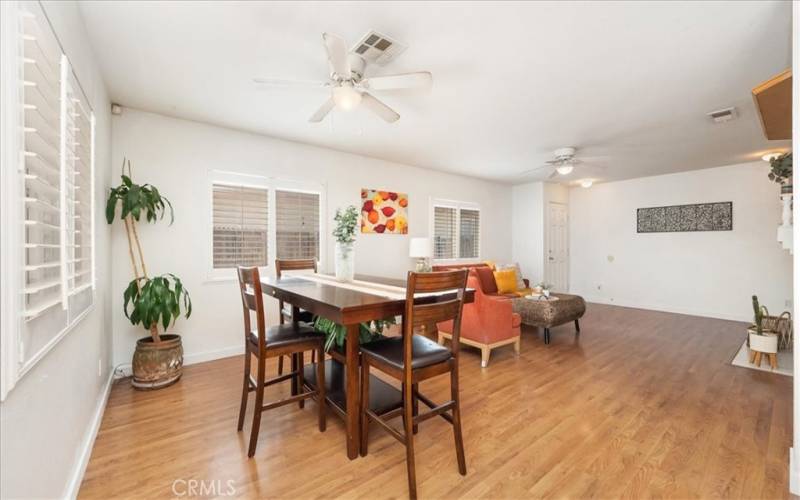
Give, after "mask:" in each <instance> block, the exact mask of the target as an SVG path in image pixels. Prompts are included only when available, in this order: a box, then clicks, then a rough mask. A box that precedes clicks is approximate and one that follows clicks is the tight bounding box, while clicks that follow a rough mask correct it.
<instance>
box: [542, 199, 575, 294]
mask: <svg viewBox="0 0 800 500" xmlns="http://www.w3.org/2000/svg"><path fill="white" fill-rule="evenodd" d="M568 221H569V217H568V212H567V206H566V205H564V204H563V203H555V202H550V204H549V206H548V207H547V242H546V245H547V247H546V248H545V257H544V258H545V264H544V280H545V281H547V282H548V283H550V284H552V285H553V289H554V290H555V291H557V292H567V291H569V223H568Z"/></svg>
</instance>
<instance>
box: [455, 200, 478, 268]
mask: <svg viewBox="0 0 800 500" xmlns="http://www.w3.org/2000/svg"><path fill="white" fill-rule="evenodd" d="M480 228H481V213H480V211H479V210H468V209H466V208H462V209H461V210H460V211H459V231H458V232H459V244H458V256H459V257H460V258H462V259H477V258H478V256H479V254H480V233H481V231H480Z"/></svg>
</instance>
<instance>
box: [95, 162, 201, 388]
mask: <svg viewBox="0 0 800 500" xmlns="http://www.w3.org/2000/svg"><path fill="white" fill-rule="evenodd" d="M126 165H127V167H128V174H127V175H125V166H126ZM131 177H132V176H131V164H130V161H126V160H123V162H122V183H121V184H120V185H119V186H117V187H115V188H112V189H111V191H110V192H109V195H108V201H107V202H106V220H107V221H108V223H109V224H111V223H113V222H114V219H115V218H117V207H118V206H119V207H121V210H120V211H119V216H118V218H119V219H121V220H122V221H123V222H124V224H125V232H126V235H127V238H128V252H129V254H130V258H131V266H132V268H133V275H134V278H133V280H132V281H131V282H130V283H129V284H128V286H127V288H126V289H125V292H124V294H123V300H124V311H125V316H126V317H127V318H128V319H129V320H130V322H131V324H133V325H134V326H135V325H141V326H142V327H143V328H144V329H145V330H146V331H147V332H148V333H149V335H148V336H146V337H144V338H141V339H139V340H138V341H137V342H136V350H135V351H134V354H133V363H132V365H133V380H132V382H131V383H132V385H133V387H135V388H137V389H158V388H161V387H166V386H168V385H171V384H174V383H175V382H177V381H178V379H180V377H181V375H182V373H183V345H182V343H181V337H180V335H176V334H166V333H161V331H160V329H161V328H163V329H164V332H166V331H167V329H168V328H169V326H170V325H174V322H175V320H176V319H177V318H178V316H180V315H181V314H182V310H183V314H185V316H186V317H187V318H188V317H189V316H190V315H191V314H192V301H191V298H190V297H189V292H188V291H187V290H186V288H185V287H184V286H183V283H182V282H181V280H180V279H179V278H178V277H177V276H175V275H174V274H169V273H167V274H162V275H160V276H153V277H150V276H149V275H148V273H147V267H146V266H145V263H144V255H143V254H142V246H141V243H140V242H139V233H138V231H137V229H136V225H137V223H138V222H139V220H140V219H141V218H142V216H144V218H145V220H146V221H147V222H156V221H157V220H161V219H163V218H164V215H165V214H166V212H167V210H169V214H170V224H172V222H173V221H174V213H173V210H172V204H171V203H170V202H169V200H168V199H167V198H166V197H164V196H162V195H161V193H159V191H158V189H156V187H155V186H151V185H150V184H141V185H140V184H135V183H134V182H133V180H132V179H131Z"/></svg>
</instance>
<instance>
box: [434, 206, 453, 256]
mask: <svg viewBox="0 0 800 500" xmlns="http://www.w3.org/2000/svg"><path fill="white" fill-rule="evenodd" d="M433 258H434V259H454V258H456V209H455V208H452V207H436V206H435V207H433Z"/></svg>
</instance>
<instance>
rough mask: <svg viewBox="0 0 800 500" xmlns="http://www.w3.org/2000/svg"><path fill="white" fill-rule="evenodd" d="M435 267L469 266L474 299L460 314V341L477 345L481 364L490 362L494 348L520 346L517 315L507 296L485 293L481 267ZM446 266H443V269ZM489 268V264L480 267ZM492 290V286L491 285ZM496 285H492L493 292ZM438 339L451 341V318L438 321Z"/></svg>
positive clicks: (517, 348)
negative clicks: (493, 286)
mask: <svg viewBox="0 0 800 500" xmlns="http://www.w3.org/2000/svg"><path fill="white" fill-rule="evenodd" d="M436 267H437V268H438V269H436V268H434V270H439V271H441V270H446V269H459V268H460V269H463V268H465V267H469V275H468V277H467V287H469V288H473V289H474V290H475V301H474V302H471V303H469V304H465V305H464V311H463V314H462V316H461V333H460V341H461V343H462V344H465V345H468V346H472V347H477V348H478V349H480V350H481V367H482V368H485V367H486V366H488V365H489V356H490V355H491V352H492V350H493V349H496V348H498V347H502V346H506V345H510V344H513V346H514V351H515V352H516V353H517V354H519V349H520V324H521V318H520V315H519V314H517V313H515V312H513V311H512V303H511V299H510V298H509V297H504V296H502V295H497V294H496V293H495V294H491V293H486V292H485V291H484V285H483V283H482V282H481V280H480V275H479V273H478V269H477V268H478V267H480V266H460V267H455V266H436ZM445 267H446V269H444V268H445ZM483 267H485V268H486V269H489V270H490V271H491V268H490V267H488V266H483ZM490 290H491V288H490ZM496 291H497V286H496V285H495V292H496ZM436 326H437V329H438V340H439V343H440V344H444V342H445V340H446V339H450V340H452V333H453V321H452V320H451V321H446V322H442V323H438V324H437V325H436Z"/></svg>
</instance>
